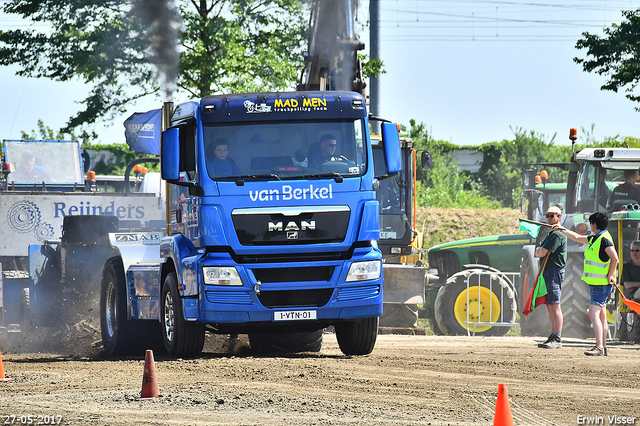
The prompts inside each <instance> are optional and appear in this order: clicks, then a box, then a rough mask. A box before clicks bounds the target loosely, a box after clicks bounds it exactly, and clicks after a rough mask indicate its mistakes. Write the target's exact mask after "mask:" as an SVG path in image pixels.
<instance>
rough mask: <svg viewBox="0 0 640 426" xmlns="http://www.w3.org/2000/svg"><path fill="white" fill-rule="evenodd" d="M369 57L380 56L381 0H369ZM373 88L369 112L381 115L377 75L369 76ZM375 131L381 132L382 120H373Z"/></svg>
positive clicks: (371, 58) (372, 58)
mask: <svg viewBox="0 0 640 426" xmlns="http://www.w3.org/2000/svg"><path fill="white" fill-rule="evenodd" d="M369 19H370V22H369V37H370V40H369V42H370V44H371V46H370V47H369V49H370V50H369V59H370V60H374V59H376V58H379V57H380V0H369ZM369 82H370V83H371V90H370V92H369V93H370V95H369V112H370V113H371V114H373V115H377V116H379V115H380V81H379V79H378V78H377V77H369ZM372 130H373V133H376V134H380V122H378V121H374V122H372Z"/></svg>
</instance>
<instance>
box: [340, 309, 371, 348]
mask: <svg viewBox="0 0 640 426" xmlns="http://www.w3.org/2000/svg"><path fill="white" fill-rule="evenodd" d="M378 321H379V319H378V317H373V318H364V319H359V320H353V321H345V322H339V323H336V324H335V329H336V338H337V339H338V346H340V350H341V351H342V353H343V354H345V355H368V354H370V353H371V352H372V351H373V348H374V346H375V345H376V338H377V337H378Z"/></svg>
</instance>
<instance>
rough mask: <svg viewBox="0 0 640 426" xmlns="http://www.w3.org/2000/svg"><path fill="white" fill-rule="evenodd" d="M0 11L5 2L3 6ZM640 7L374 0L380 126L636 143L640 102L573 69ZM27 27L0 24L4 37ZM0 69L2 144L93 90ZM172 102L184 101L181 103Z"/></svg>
mask: <svg viewBox="0 0 640 426" xmlns="http://www.w3.org/2000/svg"><path fill="white" fill-rule="evenodd" d="M0 3H2V1H0ZM368 8H369V4H368V1H363V0H361V2H360V7H359V11H358V15H357V17H358V23H359V25H358V27H359V28H360V36H361V38H362V40H363V41H364V42H365V43H366V50H365V53H368V49H369V30H368V26H367V22H368V19H369V10H368ZM637 8H640V0H635V1H631V0H620V1H615V0H563V1H562V2H560V1H543V0H539V1H535V0H533V2H524V1H490V0H380V16H381V23H380V56H381V58H382V60H383V61H384V64H385V69H386V71H387V72H386V73H385V74H382V75H381V77H380V87H381V96H380V97H381V111H380V114H379V115H381V116H382V117H384V118H387V119H390V120H392V121H395V122H398V123H401V124H405V125H408V124H409V120H411V119H415V120H416V121H417V122H418V123H420V122H422V123H424V124H425V125H426V128H427V129H428V130H429V132H430V134H431V135H432V136H433V137H434V138H435V139H439V140H446V141H449V142H451V143H453V144H456V145H479V144H482V143H487V142H493V141H501V140H503V139H507V140H512V139H513V138H514V131H515V130H516V129H522V130H525V131H527V132H530V131H534V132H536V133H538V134H540V135H543V136H545V137H546V138H547V140H550V139H551V138H552V137H553V136H554V135H556V137H555V143H556V144H563V145H564V144H569V143H570V142H569V139H568V136H569V129H570V128H577V129H578V135H579V136H581V137H582V136H583V135H584V133H583V132H582V129H585V130H586V131H588V132H591V128H592V126H594V127H593V133H592V134H591V135H592V136H593V137H595V138H596V139H597V140H602V139H604V138H605V137H614V136H620V137H625V136H633V137H637V138H640V112H636V111H635V110H634V107H636V106H638V107H640V103H634V102H632V101H630V100H628V99H627V98H626V97H625V96H624V93H623V92H619V93H614V92H610V91H602V90H600V87H601V86H602V85H603V84H604V83H605V77H604V76H599V75H597V74H593V73H586V72H584V71H582V68H581V66H580V65H578V64H576V63H574V61H573V58H574V57H576V56H579V57H584V56H585V52H584V51H579V50H577V49H576V48H575V44H576V41H577V40H578V39H579V38H580V37H581V34H582V33H583V32H590V33H592V34H602V29H603V28H604V27H608V26H611V24H612V23H614V22H615V23H619V22H621V21H622V14H621V10H634V9H637ZM27 26H28V23H27V22H24V21H22V20H20V19H19V18H17V17H14V16H7V15H2V14H0V29H2V30H7V29H13V28H26V27H27ZM15 71H16V68H11V67H0V81H1V82H2V95H3V96H2V102H1V103H0V138H1V139H17V138H19V137H20V131H27V132H29V131H31V130H32V129H36V127H37V120H38V119H41V120H43V122H44V124H45V125H46V126H49V127H52V128H54V129H58V128H60V127H62V126H63V125H64V124H65V123H66V121H67V120H68V119H69V117H70V116H72V115H73V114H74V113H75V112H77V111H79V110H80V108H81V105H78V104H77V102H78V101H80V100H82V99H83V98H84V97H85V96H86V95H87V94H88V93H89V87H87V86H85V85H84V84H83V83H82V82H78V81H75V82H67V83H59V82H53V81H49V80H45V79H32V78H23V77H17V76H15V75H14V74H15ZM175 100H176V101H177V102H180V101H184V100H187V98H186V97H185V98H181V95H180V94H178V95H177V98H176V99H175ZM159 106H160V102H159V101H158V100H156V99H153V98H152V99H144V100H142V101H140V102H138V103H137V104H136V105H132V106H131V108H130V109H129V110H128V111H127V113H125V114H123V115H122V116H121V117H118V118H117V119H116V120H115V121H114V122H112V123H105V122H101V123H98V124H97V125H96V126H95V128H94V130H95V131H96V132H97V133H98V135H99V139H100V142H102V143H115V142H124V127H123V125H122V123H123V121H124V120H125V119H126V118H127V117H128V116H129V115H130V114H132V113H133V112H136V111H147V110H150V109H154V108H158V107H159Z"/></svg>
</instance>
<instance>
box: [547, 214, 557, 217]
mask: <svg viewBox="0 0 640 426" xmlns="http://www.w3.org/2000/svg"><path fill="white" fill-rule="evenodd" d="M554 216H556V214H555V213H551V214H548V215H547V217H554Z"/></svg>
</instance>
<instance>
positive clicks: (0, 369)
mask: <svg viewBox="0 0 640 426" xmlns="http://www.w3.org/2000/svg"><path fill="white" fill-rule="evenodd" d="M12 380H13V379H12V378H10V377H4V367H3V366H2V353H0V382H10V381H12Z"/></svg>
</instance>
